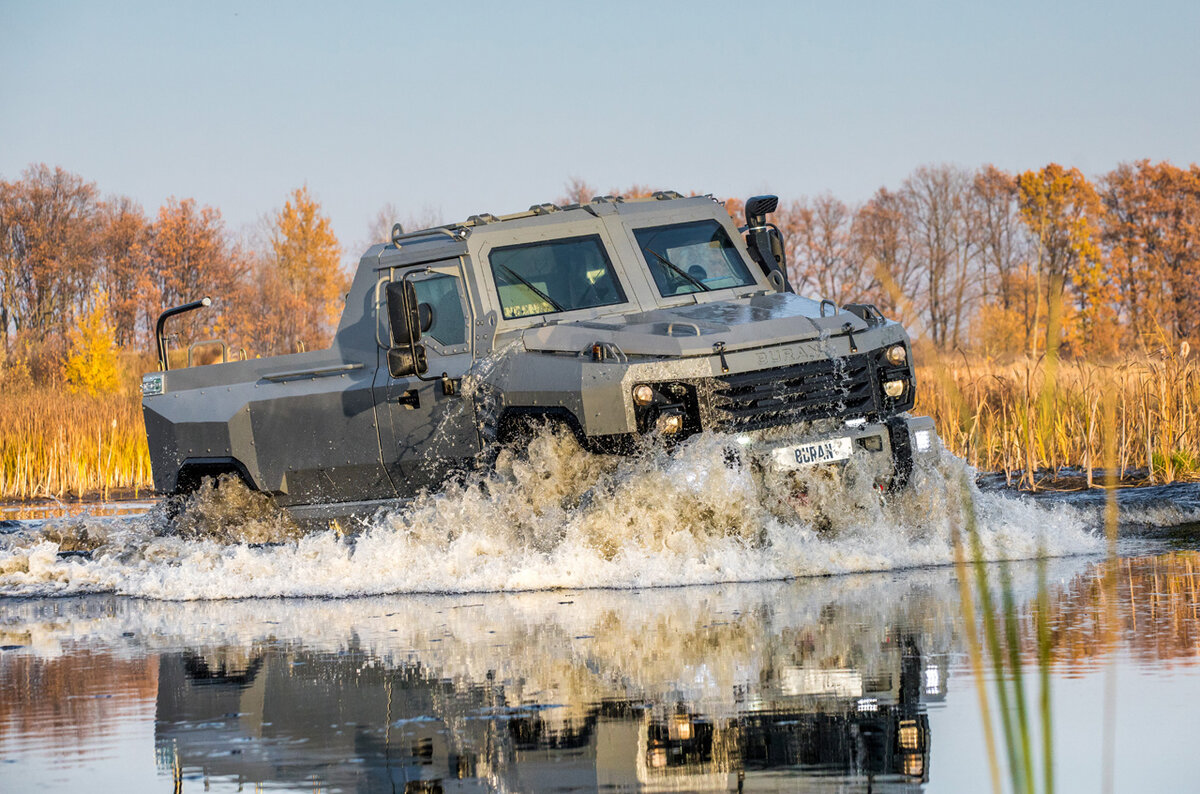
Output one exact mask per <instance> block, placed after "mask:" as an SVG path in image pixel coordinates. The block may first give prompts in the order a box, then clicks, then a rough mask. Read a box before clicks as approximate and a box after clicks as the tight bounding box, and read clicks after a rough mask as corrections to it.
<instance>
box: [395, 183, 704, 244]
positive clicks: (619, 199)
mask: <svg viewBox="0 0 1200 794" xmlns="http://www.w3.org/2000/svg"><path fill="white" fill-rule="evenodd" d="M681 198H685V196H683V195H682V194H680V193H677V192H676V191H674V190H659V191H656V192H655V193H653V194H652V195H651V196H650V198H648V199H645V198H642V199H626V198H625V197H624V196H593V197H592V200H591V201H588V202H586V203H579V204H564V205H562V206H559V205H557V204H551V203H545V204H533V205H532V206H530V207H529V209H527V210H525V211H524V212H514V213H512V214H510V215H498V216H497V215H493V214H492V213H490V212H480V213H478V214H475V215H472V216H470V217H469V218H467V219H466V220H465V221H463V222H461V223H451V224H446V225H445V226H435V227H434V228H432V229H421V230H420V231H416V232H405V231H404V229H403V228H402V227H401V226H400V224H398V223H397V224H396V225H394V226H393V227H392V245H394V246H396V247H397V248H399V247H400V242H401V241H407V242H411V241H413V240H418V239H421V238H423V237H432V236H435V235H439V234H440V235H445V236H447V237H449V238H450V239H452V240H456V241H457V240H462V239H464V238H466V236H467V235H468V234H470V232H471V228H473V227H475V226H487V225H489V224H493V223H503V222H504V221H515V220H519V219H521V218H532V217H534V216H538V215H549V214H551V213H554V212H570V211H571V210H584V211H586V212H589V213H591V214H592V215H597V211H596V208H595V207H593V206H592V205H593V204H624V203H626V202H627V201H651V200H653V201H669V200H670V199H681ZM713 200H714V201H716V199H713Z"/></svg>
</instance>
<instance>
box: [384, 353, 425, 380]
mask: <svg viewBox="0 0 1200 794" xmlns="http://www.w3.org/2000/svg"><path fill="white" fill-rule="evenodd" d="M387 361H388V372H390V373H391V375H392V377H393V378H403V377H406V376H408V375H422V374H424V373H425V372H427V371H428V370H429V361H428V360H427V359H426V357H425V345H413V346H411V347H409V346H408V345H405V346H404V347H393V348H392V349H391V350H389V351H388V353H387Z"/></svg>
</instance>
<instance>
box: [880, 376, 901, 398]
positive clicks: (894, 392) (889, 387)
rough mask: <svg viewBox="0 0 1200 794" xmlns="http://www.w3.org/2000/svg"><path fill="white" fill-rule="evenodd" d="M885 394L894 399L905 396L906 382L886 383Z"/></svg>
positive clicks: (892, 381)
mask: <svg viewBox="0 0 1200 794" xmlns="http://www.w3.org/2000/svg"><path fill="white" fill-rule="evenodd" d="M883 393H884V394H886V395H887V396H888V397H892V398H895V397H899V396H900V395H902V394H904V381H902V380H889V381H884V384H883Z"/></svg>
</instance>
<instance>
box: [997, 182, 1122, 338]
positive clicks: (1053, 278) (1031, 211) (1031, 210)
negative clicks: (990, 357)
mask: <svg viewBox="0 0 1200 794" xmlns="http://www.w3.org/2000/svg"><path fill="white" fill-rule="evenodd" d="M1017 200H1018V205H1019V207H1020V213H1021V218H1022V220H1023V221H1024V222H1025V224H1026V226H1027V227H1028V228H1029V230H1030V233H1031V234H1032V236H1033V239H1034V241H1035V243H1036V246H1037V248H1036V259H1035V265H1034V268H1033V276H1034V287H1035V290H1036V294H1038V295H1039V296H1041V295H1044V296H1045V301H1046V336H1045V342H1044V345H1043V349H1044V350H1046V351H1047V352H1049V353H1051V354H1052V355H1057V353H1058V351H1059V346H1060V344H1061V342H1062V334H1063V331H1064V328H1063V308H1064V301H1065V299H1066V297H1067V295H1066V293H1067V286H1068V285H1073V286H1074V288H1075V289H1074V292H1075V295H1076V297H1077V300H1078V309H1079V313H1080V321H1081V325H1082V329H1081V330H1082V336H1083V343H1084V344H1085V345H1096V344H1099V343H1101V342H1102V341H1104V338H1103V336H1102V335H1101V333H1100V331H1101V328H1102V326H1103V325H1104V324H1105V323H1106V322H1110V321H1111V318H1110V317H1109V316H1108V312H1107V309H1106V305H1108V301H1109V299H1110V292H1109V283H1108V281H1107V279H1106V278H1105V274H1104V271H1103V267H1102V262H1101V258H1100V246H1099V241H1100V227H1099V220H1100V216H1101V215H1102V214H1103V211H1104V210H1103V206H1102V205H1101V203H1100V197H1099V196H1098V195H1097V194H1096V191H1095V188H1093V187H1092V184H1091V183H1090V182H1089V181H1088V180H1087V179H1086V178H1085V177H1084V176H1083V174H1081V173H1080V172H1079V170H1078V169H1076V168H1071V169H1066V168H1063V167H1062V166H1060V165H1058V164H1057V163H1051V164H1050V165H1047V166H1046V167H1045V168H1042V169H1041V170H1038V171H1026V172H1025V173H1023V174H1021V175H1020V176H1018V177H1017ZM1043 279H1044V288H1043V286H1042V284H1043ZM1038 306H1040V301H1039V303H1038V304H1037V305H1035V318H1036V316H1037V314H1038ZM1034 325H1035V326H1036V325H1037V322H1036V321H1035V323H1034ZM1031 352H1033V353H1034V354H1035V355H1036V353H1037V350H1036V347H1035V348H1034V349H1033V350H1032V351H1031Z"/></svg>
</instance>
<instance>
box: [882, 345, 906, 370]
mask: <svg viewBox="0 0 1200 794" xmlns="http://www.w3.org/2000/svg"><path fill="white" fill-rule="evenodd" d="M884 357H885V358H886V359H887V360H888V363H889V364H891V365H892V366H894V367H898V366H900V365H901V364H903V363H904V362H906V361H908V350H906V349H905V347H904V345H892V346H891V347H889V348H888V349H887V353H885V354H884Z"/></svg>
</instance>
